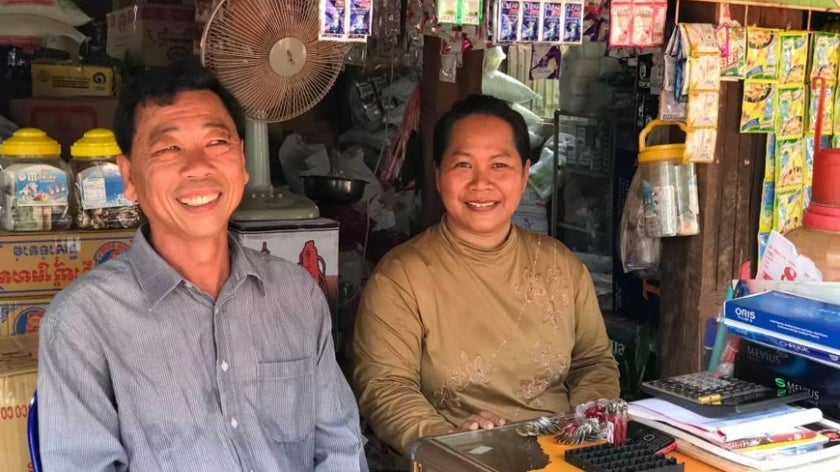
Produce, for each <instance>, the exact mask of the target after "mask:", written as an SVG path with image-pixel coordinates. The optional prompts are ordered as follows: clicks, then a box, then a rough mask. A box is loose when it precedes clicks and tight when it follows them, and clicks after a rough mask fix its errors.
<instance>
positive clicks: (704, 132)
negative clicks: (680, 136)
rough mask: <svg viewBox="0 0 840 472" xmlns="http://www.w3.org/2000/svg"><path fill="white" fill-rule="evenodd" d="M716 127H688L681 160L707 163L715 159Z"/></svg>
mask: <svg viewBox="0 0 840 472" xmlns="http://www.w3.org/2000/svg"><path fill="white" fill-rule="evenodd" d="M716 144H717V128H697V129H690V130H688V132H687V133H686V134H685V153H684V154H683V161H685V162H695V163H698V164H709V163H711V162H714V160H715V145H716Z"/></svg>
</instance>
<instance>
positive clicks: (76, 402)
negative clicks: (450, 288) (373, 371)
mask: <svg viewBox="0 0 840 472" xmlns="http://www.w3.org/2000/svg"><path fill="white" fill-rule="evenodd" d="M243 128H244V126H243V117H242V112H241V110H240V109H239V107H238V105H237V104H236V100H235V99H234V98H233V97H232V96H231V95H230V93H228V92H227V91H226V90H225V89H224V88H223V87H222V86H221V85H220V83H219V81H218V80H217V79H216V78H215V77H214V76H213V75H212V74H210V73H209V72H208V71H207V70H205V69H203V68H202V67H200V66H199V65H197V64H195V63H180V64H175V65H173V66H170V67H169V68H166V69H162V70H158V71H151V72H146V73H144V74H143V75H140V76H138V77H136V78H135V79H134V80H133V81H132V82H131V83H130V84H128V85H127V86H126V87H125V88H124V89H123V91H122V93H121V95H120V101H119V105H118V107H117V114H116V118H115V134H116V135H117V140H118V142H119V144H120V147H121V149H122V151H123V153H124V155H122V156H120V157H119V160H118V164H119V167H120V172H121V173H122V176H123V181H124V185H125V194H126V197H128V198H131V199H136V200H137V201H138V202H139V204H140V207H141V208H142V210H143V212H144V213H145V215H146V217H147V218H148V224H147V225H145V226H143V227H142V228H141V229H139V230H138V232H137V235H136V236H135V238H134V242H133V244H132V246H131V247H130V249H129V250H128V251H126V252H125V253H124V254H123V255H122V256H121V257H119V258H117V259H115V260H112V261H109V262H107V263H105V264H103V265H101V266H99V267H97V268H96V269H94V270H92V271H90V272H88V273H87V274H86V275H85V276H84V277H82V278H80V279H79V280H78V281H77V282H76V283H74V284H73V285H71V286H70V287H68V288H67V289H65V290H64V291H62V292H61V293H59V294H58V295H57V296H56V297H55V299H54V301H53V303H52V304H51V305H50V308H49V310H48V311H47V313H46V315H45V317H44V321H43V323H42V325H41V344H40V357H39V361H40V369H39V375H38V401H39V413H38V423H39V427H40V439H41V457H42V461H43V466H44V470H47V471H52V470H55V471H62V472H76V471H79V472H81V471H85V472H95V471H126V470H131V471H132V472H137V471H143V472H145V471H152V472H155V471H187V470H196V471H220V472H221V471H224V472H229V471H260V472H265V471H278V472H280V471H282V472H296V471H312V470H314V471H319V472H320V471H336V472H339V471H340V472H345V471H366V470H367V465H366V462H365V458H364V454H363V449H362V443H361V435H360V432H359V421H358V411H357V409H356V406H355V401H354V398H353V395H352V392H351V391H350V388H349V386H348V385H347V383H346V381H345V379H344V377H343V376H342V374H341V372H340V370H339V368H338V366H337V364H336V361H335V354H334V352H333V343H332V339H331V335H330V316H329V308H328V307H327V303H326V301H325V299H324V296H323V294H322V292H321V290H320V289H319V288H318V286H317V285H316V284H315V282H314V281H313V280H312V278H311V277H310V276H309V275H308V274H307V273H306V272H305V271H304V270H303V269H302V268H300V267H298V266H297V265H295V264H292V263H290V262H286V261H282V260H280V259H277V258H274V257H272V256H268V255H265V254H261V253H259V252H257V251H253V250H251V249H248V248H244V247H242V246H240V245H239V244H238V243H237V242H236V241H235V240H234V239H233V238H232V237H231V236H230V235H229V234H228V232H227V224H228V219H229V218H230V216H231V214H232V213H233V211H234V210H235V209H236V207H237V205H238V204H239V202H240V200H241V198H242V193H243V191H244V186H245V184H246V182H247V181H248V174H247V172H246V170H245V162H244V155H243V141H242V136H243Z"/></svg>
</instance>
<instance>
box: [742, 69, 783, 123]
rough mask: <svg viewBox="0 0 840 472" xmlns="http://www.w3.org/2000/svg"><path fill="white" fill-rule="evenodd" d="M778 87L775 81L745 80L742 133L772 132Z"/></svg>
mask: <svg viewBox="0 0 840 472" xmlns="http://www.w3.org/2000/svg"><path fill="white" fill-rule="evenodd" d="M777 99H778V89H777V85H776V82H775V81H769V80H745V81H744V98H743V100H742V102H741V132H742V133H772V132H773V130H774V129H775V117H776V116H775V114H776V103H777Z"/></svg>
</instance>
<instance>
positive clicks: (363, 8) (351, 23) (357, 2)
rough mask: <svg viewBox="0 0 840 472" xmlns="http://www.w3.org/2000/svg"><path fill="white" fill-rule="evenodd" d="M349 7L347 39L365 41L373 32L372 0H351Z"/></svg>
mask: <svg viewBox="0 0 840 472" xmlns="http://www.w3.org/2000/svg"><path fill="white" fill-rule="evenodd" d="M349 1H350V8H348V9H347V15H348V16H349V20H348V21H347V25H348V26H347V30H348V31H347V40H348V41H357V42H364V41H367V37H368V36H370V34H371V24H370V21H371V18H372V17H373V2H372V0H349Z"/></svg>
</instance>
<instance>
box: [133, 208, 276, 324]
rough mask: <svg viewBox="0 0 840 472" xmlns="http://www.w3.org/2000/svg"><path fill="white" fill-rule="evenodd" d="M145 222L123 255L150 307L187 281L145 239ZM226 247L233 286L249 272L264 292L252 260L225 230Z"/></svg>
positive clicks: (263, 291)
mask: <svg viewBox="0 0 840 472" xmlns="http://www.w3.org/2000/svg"><path fill="white" fill-rule="evenodd" d="M149 231H150V228H149V225H148V224H146V225H143V226H142V227H140V229H138V230H137V233H135V235H134V240H133V241H132V243H131V247H130V248H129V249H128V251H126V253H125V257H126V260H127V261H128V263H129V264H130V265H131V267H132V268H133V270H134V275H135V277H136V278H137V281H138V283H139V285H140V289H141V290H142V291H143V293H144V294H145V296H146V303H147V304H148V307H149V309H150V310H151V309H152V308H154V306H155V305H157V304H158V303H159V302H160V301H161V300H162V299H163V297H165V296H166V295H167V294H169V292H171V291H172V290H175V287H177V286H178V284H180V283H189V281H187V280H185V279H184V278H183V277H182V276H181V274H179V273H178V272H177V271H176V270H175V269H174V268H173V267H172V266H171V265H169V263H168V262H166V261H165V260H164V259H163V258H162V257H160V255H159V254H158V253H157V251H155V249H154V248H153V247H152V245H151V243H150V242H149ZM228 247H229V249H230V256H231V265H230V266H231V271H230V274H231V275H230V276H231V277H232V278H233V279H234V280H233V282H234V283H235V284H236V286H239V284H240V283H241V282H242V281H243V280H244V279H245V278H246V277H247V276H252V277H254V279H255V280H256V281H257V285H258V286H259V289H260V292H261V294H262V295H265V281H264V280H263V277H262V276H261V275H260V273H259V272H258V271H257V268H256V266H255V265H254V263H253V261H251V260H250V259H249V258H248V255H247V254H246V252H245V251H244V250H243V248H242V246H241V245H240V244H239V242H238V241H237V240H236V238H234V237H233V236H232V235H231V234H228Z"/></svg>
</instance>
